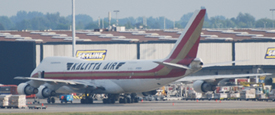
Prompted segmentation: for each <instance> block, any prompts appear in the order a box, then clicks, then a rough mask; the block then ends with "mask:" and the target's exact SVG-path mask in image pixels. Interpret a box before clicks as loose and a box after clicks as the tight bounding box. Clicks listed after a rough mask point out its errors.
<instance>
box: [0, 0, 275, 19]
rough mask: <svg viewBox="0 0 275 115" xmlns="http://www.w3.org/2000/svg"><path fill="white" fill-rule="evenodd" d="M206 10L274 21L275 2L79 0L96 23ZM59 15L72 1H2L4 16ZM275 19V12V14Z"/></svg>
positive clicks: (80, 8)
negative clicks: (25, 13)
mask: <svg viewBox="0 0 275 115" xmlns="http://www.w3.org/2000/svg"><path fill="white" fill-rule="evenodd" d="M201 6H204V7H205V8H206V10H207V13H208V16H209V17H213V16H217V15H223V16H225V17H226V18H232V17H236V16H237V15H238V14H239V13H240V12H242V13H249V14H251V15H252V16H254V17H255V18H256V19H260V18H270V19H272V12H271V11H270V9H275V0H75V7H76V9H75V10H76V11H75V12H76V14H87V15H89V16H91V17H92V18H93V19H98V17H101V18H102V17H104V18H107V17H108V12H112V18H115V16H116V15H115V13H114V12H113V11H114V10H119V13H118V18H119V19H120V18H125V17H134V18H136V17H139V16H145V17H150V16H152V17H159V16H165V17H166V18H168V19H170V20H179V19H180V18H181V17H182V15H184V14H187V13H189V12H194V11H195V10H198V9H200V8H201ZM21 10H23V11H27V12H29V11H38V12H42V13H56V12H59V13H60V15H61V16H68V15H70V14H71V13H72V0H0V16H8V17H10V16H13V15H16V13H17V12H18V11H21ZM274 18H275V12H274Z"/></svg>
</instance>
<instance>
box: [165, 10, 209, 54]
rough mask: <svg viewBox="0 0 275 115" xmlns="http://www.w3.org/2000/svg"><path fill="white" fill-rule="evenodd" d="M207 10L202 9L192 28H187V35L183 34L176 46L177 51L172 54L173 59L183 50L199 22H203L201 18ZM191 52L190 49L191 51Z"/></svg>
mask: <svg viewBox="0 0 275 115" xmlns="http://www.w3.org/2000/svg"><path fill="white" fill-rule="evenodd" d="M205 11H206V10H201V11H200V12H199V13H198V15H197V17H196V18H195V20H194V21H193V23H192V24H191V26H190V28H189V29H188V30H187V32H186V33H185V35H184V36H183V39H182V40H181V42H180V43H179V44H178V46H177V47H176V49H175V51H174V52H173V54H172V55H171V57H170V58H171V59H175V58H176V57H177V56H178V54H179V53H180V51H181V50H182V48H183V46H184V45H185V44H186V42H187V41H188V40H189V38H190V36H191V35H192V34H193V32H194V30H195V29H196V28H197V26H198V25H199V23H200V22H201V20H202V19H203V17H204V14H205ZM189 52H190V51H189Z"/></svg>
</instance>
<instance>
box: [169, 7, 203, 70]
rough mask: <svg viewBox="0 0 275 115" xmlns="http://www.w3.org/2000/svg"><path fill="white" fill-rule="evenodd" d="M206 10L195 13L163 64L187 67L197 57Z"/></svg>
mask: <svg viewBox="0 0 275 115" xmlns="http://www.w3.org/2000/svg"><path fill="white" fill-rule="evenodd" d="M205 13H206V9H201V10H198V11H195V12H194V14H193V16H192V17H191V19H190V20H189V22H188V23H187V25H186V27H185V28H184V31H183V32H182V33H181V35H180V37H179V38H178V40H177V42H176V44H175V46H174V48H173V49H172V51H171V53H170V54H169V55H168V57H167V58H166V60H165V62H170V63H177V64H182V65H189V64H190V63H191V62H192V61H193V60H194V59H195V58H196V56H197V51H198V46H199V42H200V35H201V30H202V26H203V21H204V16H205Z"/></svg>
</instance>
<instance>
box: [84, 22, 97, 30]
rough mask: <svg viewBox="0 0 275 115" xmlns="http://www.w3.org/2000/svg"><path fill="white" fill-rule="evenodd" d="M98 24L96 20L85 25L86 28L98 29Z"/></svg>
mask: <svg viewBox="0 0 275 115" xmlns="http://www.w3.org/2000/svg"><path fill="white" fill-rule="evenodd" d="M97 28H98V25H97V24H96V23H95V22H91V23H89V24H88V25H87V26H85V29H97Z"/></svg>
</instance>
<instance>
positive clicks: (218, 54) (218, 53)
mask: <svg viewBox="0 0 275 115" xmlns="http://www.w3.org/2000/svg"><path fill="white" fill-rule="evenodd" d="M197 57H198V58H201V59H202V60H203V62H204V64H207V63H218V62H228V61H232V43H200V44H199V50H198V54H197ZM226 65H232V64H226Z"/></svg>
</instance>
